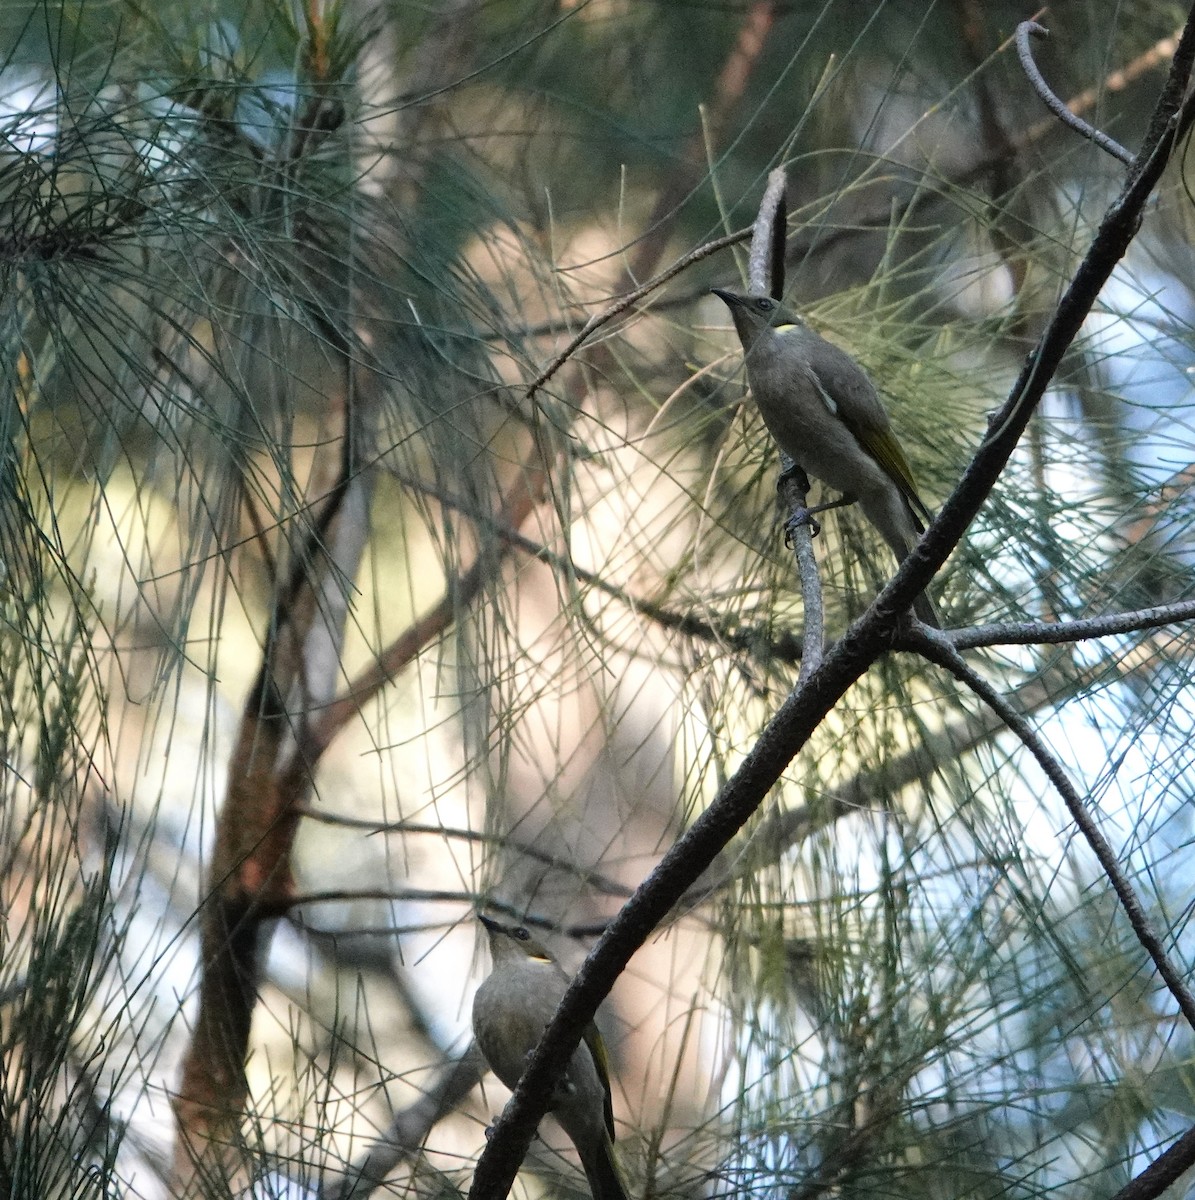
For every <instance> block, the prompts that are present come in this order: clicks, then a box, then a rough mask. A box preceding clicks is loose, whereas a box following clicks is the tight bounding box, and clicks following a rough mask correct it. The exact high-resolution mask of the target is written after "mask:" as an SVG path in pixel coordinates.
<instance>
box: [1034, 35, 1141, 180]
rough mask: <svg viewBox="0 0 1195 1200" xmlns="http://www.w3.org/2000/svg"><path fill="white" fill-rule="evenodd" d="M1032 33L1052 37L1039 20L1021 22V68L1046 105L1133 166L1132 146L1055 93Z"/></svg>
mask: <svg viewBox="0 0 1195 1200" xmlns="http://www.w3.org/2000/svg"><path fill="white" fill-rule="evenodd" d="M1031 35H1032V36H1033V37H1041V38H1044V37H1049V36H1050V31H1049V30H1048V29H1047V28H1046V27H1045V26H1044V25H1039V24H1038V23H1037V22H1036V21H1022V22H1021V23H1020V24H1019V25H1018V26H1017V55H1018V57H1019V58H1020V60H1021V68H1022V69H1023V70H1024V72H1025V75H1026V76H1027V77H1028V79H1029V82H1030V83H1031V84H1032V85H1033V90H1034V91H1035V92H1036V93H1037V94H1038V95H1039V96H1040V97H1041V98H1042V102H1043V103H1044V104H1045V106H1046V107H1047V108H1048V109H1049V110H1050V111H1051V112H1052V113H1053V114H1054V115H1055V116H1056V117H1057V118H1058V119H1059V120H1060V121H1061V122H1062V123H1063V124H1064V125H1065V126H1067V128H1069V129H1073V130H1074V131H1075V132H1076V133H1078V134H1079V135H1080V136H1082V137H1085V138H1086V139H1087V140H1088V141H1090V142H1094V143H1095V144H1096V145H1097V146H1098V147H1099V148H1100V149H1101V150H1103V151H1104V152H1105V153H1107V154H1111V155H1112V157H1113V158H1117V159H1119V160H1120V161H1121V162H1122V163H1124V165H1125V166H1126V167H1128V166H1132V164H1133V161H1134V160H1133V153H1132V151H1131V150H1126V149H1125V148H1124V147H1123V146H1122V145H1121V144H1120V143H1119V142H1118V141H1116V140H1115V139H1114V138H1110V137H1109V136H1108V135H1107V134H1106V133H1101V132H1100V131H1099V130H1098V129H1096V128H1095V126H1094V125H1089V124H1088V123H1087V122H1086V121H1084V120H1083V118H1082V117H1080V116H1078V115H1077V114H1076V113H1073V112H1071V110H1070V109H1069V108H1068V107H1067V106H1066V102H1065V101H1063V100H1062V99H1061V98H1060V97H1059V96H1057V95H1056V94H1055V93H1054V91H1053V90H1052V89H1051V87H1050V85H1049V84H1048V83H1047V82H1046V80H1045V76H1044V75H1042V73H1041V71H1039V70H1038V68H1037V63H1035V62H1034V61H1033V51H1032V49H1031V48H1030V44H1029V38H1030V36H1031Z"/></svg>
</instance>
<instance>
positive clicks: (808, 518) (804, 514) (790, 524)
mask: <svg viewBox="0 0 1195 1200" xmlns="http://www.w3.org/2000/svg"><path fill="white" fill-rule="evenodd" d="M802 525H808V526H809V530H810V533H811V534H812V535H813V536H814V537H817V535H818V534H819V533H821V531H822V523H821V522H820V521H819V520H818V519H817V518H816V517H815V516H814V515H813V509H810V508H794V509H793V511H792V513H791V514H790V515H789V518H788V520H787V521H785V522H784V544H785V546H786V547H787V548H788V549H789V550H791V549H792V548H793V538H794V537H795V536H796V532H797V530H798V529H800V528H801V526H802Z"/></svg>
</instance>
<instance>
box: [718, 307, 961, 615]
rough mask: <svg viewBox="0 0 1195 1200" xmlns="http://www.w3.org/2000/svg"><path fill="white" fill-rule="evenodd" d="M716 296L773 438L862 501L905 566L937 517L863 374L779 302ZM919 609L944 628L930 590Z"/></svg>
mask: <svg viewBox="0 0 1195 1200" xmlns="http://www.w3.org/2000/svg"><path fill="white" fill-rule="evenodd" d="M713 292H714V295H715V296H717V297H718V298H719V299H721V300H723V301H724V302H725V303H726V305H727V307H728V308H729V309H730V315H731V316H732V317H733V318H734V327H735V329H736V330H737V331H738V335H739V341H740V342H742V343H743V356H744V360H745V362H746V364H747V382H748V383H749V384H750V385H751V393H752V395H753V396H754V397H755V403H756V404H757V405H758V406H759V411H760V413H761V415H762V416H763V420H764V424H765V425H766V426H767V427H768V431H769V432H770V433H771V435H772V437H774V438H775V439H776V441H777V442H778V443H779V445H780V448H781V449H782V450H783V451H784V452H785V453H786V454H787V455H788V456H789V458H791V459H792V460H793V462H795V463H796V464H797V466H798V467H800V468H801V469H802V470H803V471H804V472H805V473H806V474H807V475H811V476H812V477H813V478H815V479H820V480H821V481H822V483H825V484H829V486H830V487H832V488H834V489H835V490H836V491H839V492H842V493H843V496H844V497H846V498H848V499H850V500H857V501H858V502H859V506H860V508H862V509H863V513H864V515H865V516H866V517H867V519H868V520H869V521H870V522H871V523H872V524H873V525H874V526H875V527H876V529H878V530H879V531H880V534H881V536H882V537H883V539H884V541H886V542H887V543H888V545H889V546H891V547H892V552H893V554H895V555H896V557H897V559H898V561H900V562H903V561H904V560H905V558H906V557H908V555H909V553H910V552H911V551H912V549H913V547H914V545H915V544H916V542H917V539H918V537H919V536H920V535H921V534H922V533H924V532H925V524H924V523H923V522H927V521H930V520H931V519H932V514H931V513H930V511H929V509H928V508H926V507H925V505H924V504H923V503H922V501H921V497H920V496H918V495H917V488H916V486H915V484H914V483H913V474H912V471H911V470H910V468H909V461H908V459H907V458H905V453H904V451H903V450H902V449H901V448H900V443H899V442H898V441H897V440H896V436H895V435H894V434H893V432H892V428H891V425H890V424H889V421H888V414H887V413H886V412H885V411H884V406H883V405H882V404H881V403H880V398H879V396H878V395H877V394H876V390H875V387H874V386H873V385H872V382H871V380H870V379H868V377H867V375H866V374H865V373H864V371H863V368H862V367H861V366H859V364H858V363H857V362H855V360H854V359H853V358H851V356H850V355H849V354H847V353H846V352H845V351H843V350H840V349H839V348H838V347H837V346H834V345H832V344H831V343H830V342H827V341H826V339H825V338H823V337H819V336H818V334H816V333H814V332H813V330H812V329H810V328H809V326H808V325H806V324H805V322H804V321H803V320H802V319H801V318H800V317H798V316H797V315H796V314H795V313H793V312H792V311H791V310H789V309H787V308H785V306H784V305H783V304H781V303H780V301H779V300H773V299H772V298H771V297H770V296H761V295H751V294H748V295H744V294H742V293H740V292H730V291H726V290H724V289H723V288H714V289H713ZM913 610H914V612H916V614H917V616H918V617H920V618H921V620H922V621H924V622H925V623H926V624H927V625H932V626H934V628H935V629H936V628H940V627H941V622H940V621H939V620H938V614H937V611H936V610H935V608H934V605H933V602H932V601H931V600H930V598H929V597H928V596H927V595H925V593H922V594H921V595H919V596H918V597H917V598H916V600H914V601H913Z"/></svg>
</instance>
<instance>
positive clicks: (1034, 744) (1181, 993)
mask: <svg viewBox="0 0 1195 1200" xmlns="http://www.w3.org/2000/svg"><path fill="white" fill-rule="evenodd" d="M911 637H912V639H913V640H914V641H916V642H918V643H919V645H918V647H917V648H918V650H919V651H920V653H921V654H923V655H924V656H925V657H926V658H927V659H929V660H930V662H934V663H937V664H938V666H940V667H944V668H945V669H946V670H947V671H949V672H950V673H951V675H953V676H954V677H955V679H957V680H958V681H959V682H960V683H961V684H963V685H964V686H965V687H968V688H970V689H971V691H972V692H974V693H975V695H976V696H978V697H979V698H980V699H981V700H982V701H983V702H984V703H985V704H986V705H987V706H988V707H989V708H990V709H991V710H992V711H993V712H994V713H996V714H997V715H998V716H999V717H1000V719H1001V720H1002V721H1003V722H1004V724H1005V725H1006V726H1007V727H1008V728H1009V729H1011V730H1012V732H1013V733H1015V734H1016V735H1017V737H1018V738H1020V740H1021V744H1022V745H1023V746H1024V747H1025V748H1026V749H1027V750H1028V751H1029V753H1030V754H1032V755H1033V757H1034V759H1036V760H1037V764H1038V766H1040V767H1041V769H1042V770H1043V771H1044V772H1045V775H1046V778H1047V779H1048V780H1049V781H1050V782H1051V783H1052V784H1053V785H1054V789H1055V790H1056V791H1057V792H1058V794H1059V796H1061V797H1062V802H1063V803H1064V804H1065V805H1066V808H1067V811H1068V812H1069V813H1070V815H1071V819H1072V820H1073V821H1074V822H1075V824H1076V825H1077V826H1078V828H1079V832H1080V833H1082V835H1083V837H1084V839H1085V840H1086V842H1087V844H1088V846H1090V847H1091V850H1092V852H1093V853H1094V854H1095V856H1096V858H1097V859H1098V860H1099V864H1100V867H1101V869H1102V870H1103V872H1104V874H1105V875H1106V876H1107V879H1108V882H1109V883H1110V884H1111V885H1112V889H1113V891H1115V892H1116V895H1117V898H1118V899H1119V900H1120V905H1121V907H1122V908H1123V909H1124V911H1125V915H1126V916H1127V917H1128V919H1129V924H1130V925H1131V926H1132V927H1133V932H1134V933H1135V934H1136V936H1137V941H1138V942H1140V943H1141V946H1142V948H1143V949H1144V950H1145V952H1146V953H1147V954H1148V955H1149V957H1150V958H1151V959H1152V960H1153V964H1154V966H1155V967H1156V968H1157V971H1158V974H1159V975H1160V976H1161V977H1162V980H1163V982H1164V983H1165V984H1166V987H1167V989H1168V990H1169V992H1170V994H1171V995H1172V996H1173V997H1174V999H1175V1002H1176V1003H1177V1004H1178V1007H1179V1009H1180V1010H1181V1011H1182V1014H1183V1016H1184V1017H1186V1019H1187V1023H1188V1024H1189V1025H1190V1026H1191V1028H1192V1029H1193V1030H1195V996H1193V995H1192V994H1191V992H1190V991H1189V990H1188V988H1187V985H1186V983H1185V982H1184V981H1183V978H1182V976H1181V975H1180V974H1179V973H1178V970H1177V969H1176V968H1175V966H1174V964H1173V963H1172V962H1171V961H1170V958H1169V956H1168V955H1167V953H1166V948H1165V946H1163V944H1162V939H1161V937H1159V935H1158V933H1157V931H1156V930H1155V929H1154V927H1153V922H1151V921H1150V919H1149V917H1148V915H1147V914H1146V912H1145V906H1144V905H1143V904H1142V903H1141V900H1140V899H1139V898H1138V896H1137V893H1136V892H1135V891H1134V890H1133V885H1132V884H1131V883H1129V881H1128V879H1127V878H1126V877H1125V874H1124V872H1123V871H1121V869H1120V863H1119V862H1118V861H1117V858H1116V853H1115V851H1114V850H1113V849H1112V846H1111V845H1110V844H1109V842H1108V840H1107V839H1106V838H1105V837H1104V835H1103V834H1102V833H1101V832H1100V829H1099V826H1098V825H1097V824H1096V823H1095V821H1094V820H1093V818H1092V816H1091V814H1090V813H1089V812H1088V810H1087V808H1086V806H1085V805H1084V803H1083V798H1082V797H1081V796H1080V795H1079V792H1078V790H1077V789H1076V788H1075V785H1074V784H1073V783H1072V782H1071V780H1070V777H1069V776H1068V775H1067V773H1066V771H1065V770H1064V769H1063V767H1062V764H1061V763H1060V762H1059V761H1058V759H1057V758H1055V756H1054V755H1053V754H1052V753H1051V752H1050V750H1049V749H1048V748H1047V747H1046V745H1045V743H1044V742H1043V741H1042V739H1041V738H1040V737H1039V736H1038V735H1037V731H1036V730H1035V729H1034V728H1033V727H1032V726H1031V725H1030V724H1029V722H1028V721H1027V720H1026V719H1025V718H1024V716H1022V715H1021V713H1020V712H1018V711H1017V710H1016V709H1015V708H1014V707H1013V706H1012V705H1011V704H1009V703H1008V701H1007V700H1005V699H1004V697H1003V696H1001V695H1000V693H999V692H997V691H996V690H995V688H993V687H992V686H991V684H989V683H988V681H987V680H986V679H984V678H983V676H982V675H980V674H979V672H978V671H975V670H974V669H973V668H972V667H970V666H969V665H968V664H967V663H966V662H965V661H964V660H963V658H962V656H961V655H960V654H959V653H958V652H957V651H956V650H954V648H953V647H952V646H950V645H949V643H947V642H946V641H944V640H943V639H942V638H938V637H929V636H927V635H926V634H924V633H923V632H922V631H921V630H919V629H916V628H914V630H913V633H912V634H911Z"/></svg>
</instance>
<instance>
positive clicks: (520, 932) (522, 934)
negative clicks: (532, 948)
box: [514, 925, 531, 942]
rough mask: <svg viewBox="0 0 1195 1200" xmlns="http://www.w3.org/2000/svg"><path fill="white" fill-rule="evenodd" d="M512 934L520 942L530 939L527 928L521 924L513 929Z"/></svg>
mask: <svg viewBox="0 0 1195 1200" xmlns="http://www.w3.org/2000/svg"><path fill="white" fill-rule="evenodd" d="M514 936H515V937H517V938H518V939H519V941H520V942H529V941H530V940H531V934H529V933H528V932H527V930H525V929H524V928H523V927H522V925H520V926H519V927H518V929H516V930H515V931H514Z"/></svg>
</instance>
